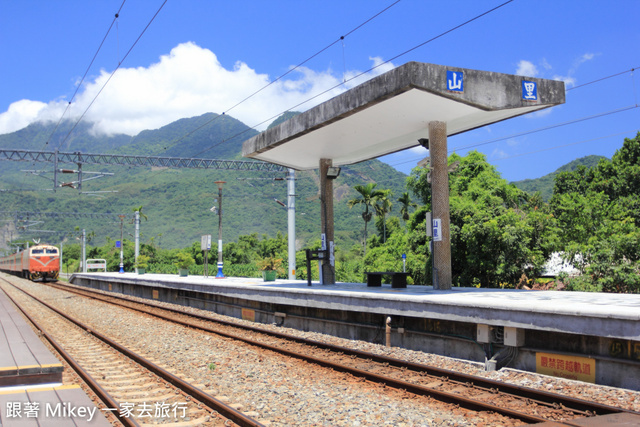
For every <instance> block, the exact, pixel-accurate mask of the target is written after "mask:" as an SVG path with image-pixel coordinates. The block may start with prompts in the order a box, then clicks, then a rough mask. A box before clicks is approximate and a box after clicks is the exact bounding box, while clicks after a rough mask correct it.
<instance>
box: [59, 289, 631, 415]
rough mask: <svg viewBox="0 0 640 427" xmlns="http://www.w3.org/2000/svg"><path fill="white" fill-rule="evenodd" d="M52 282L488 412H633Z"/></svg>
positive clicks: (89, 294) (366, 377)
mask: <svg viewBox="0 0 640 427" xmlns="http://www.w3.org/2000/svg"><path fill="white" fill-rule="evenodd" d="M55 287H57V288H58V289H62V290H65V291H68V292H73V293H75V294H77V295H83V296H86V297H91V298H94V299H98V300H101V301H104V302H108V303H110V304H117V305H120V306H122V307H126V308H129V309H133V310H136V311H140V312H143V313H146V314H148V315H152V316H156V317H158V318H162V319H165V320H168V321H171V322H175V323H178V324H181V325H185V326H188V327H190V328H198V329H201V330H204V331H207V332H210V333H213V334H217V335H220V336H223V337H226V338H231V339H234V340H239V341H242V342H245V343H247V344H250V345H252V346H257V347H260V348H262V349H265V350H270V351H275V352H278V353H280V354H283V355H286V356H288V357H293V358H296V359H299V360H304V361H307V362H309V363H314V364H316V365H320V366H323V367H326V368H330V369H332V370H335V371H340V372H344V373H346V374H350V375H352V376H354V377H358V378H361V379H363V380H367V381H370V382H375V383H379V384H383V385H384V386H388V387H393V388H396V389H401V390H405V391H407V392H410V393H412V394H415V395H420V396H429V397H432V398H436V399H438V400H441V401H444V402H449V403H454V404H456V405H460V406H461V407H464V408H468V409H472V410H475V411H488V412H494V413H497V414H501V415H504V416H506V417H509V418H513V419H516V420H520V421H522V422H524V423H531V424H533V423H540V422H545V421H554V422H556V423H561V424H563V425H574V426H578V425H580V424H579V423H580V419H583V418H585V417H594V416H601V415H610V414H625V413H629V414H635V415H638V414H637V413H634V412H631V411H626V410H624V409H621V408H616V407H612V406H606V405H601V404H598V403H596V402H589V401H585V400H580V399H575V398H570V397H565V396H562V395H559V394H555V393H548V392H543V391H539V390H535V389H530V388H526V387H521V386H514V385H510V384H507V383H503V382H499V381H493V380H489V379H486V378H482V377H475V376H472V375H467V374H461V373H458V372H454V371H448V370H443V369H439V368H437V367H432V366H427V365H422V364H415V363H410V362H406V361H402V360H398V359H393V358H389V357H386V356H381V355H376V354H373V353H366V352H362V351H357V350H352V349H348V348H345V347H338V346H333V345H328V344H325V343H321V342H317V341H311V340H307V339H303V338H299V337H293V336H290V335H286V334H281V333H273V332H271V331H267V330H264V329H261V328H257V327H247V326H241V325H238V324H236V323H231V322H224V321H220V320H217V319H212V318H210V317H207V316H200V315H195V314H192V313H186V312H184V311H183V310H179V309H170V308H167V307H161V306H159V305H157V304H152V303H141V302H140V301H134V300H131V299H129V298H126V297H122V296H117V295H112V294H105V293H102V292H97V291H93V290H89V289H86V288H78V287H75V286H70V285H66V284H59V283H58V284H56V285H55Z"/></svg>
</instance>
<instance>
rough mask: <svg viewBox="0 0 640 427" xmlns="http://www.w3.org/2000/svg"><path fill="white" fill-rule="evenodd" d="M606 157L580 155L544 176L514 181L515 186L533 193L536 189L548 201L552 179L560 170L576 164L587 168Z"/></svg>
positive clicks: (570, 168)
mask: <svg viewBox="0 0 640 427" xmlns="http://www.w3.org/2000/svg"><path fill="white" fill-rule="evenodd" d="M603 159H607V158H606V157H604V156H586V157H581V158H579V159H576V160H573V161H571V162H569V163H567V164H566V165H564V166H561V167H559V168H558V169H557V170H556V171H555V172H551V173H550V174H547V175H545V176H542V177H540V178H536V179H525V180H522V181H514V182H512V184H514V185H515V186H516V187H518V188H519V189H521V190H524V191H526V192H527V193H531V194H533V193H535V192H537V191H539V192H540V195H541V196H542V198H543V199H544V200H545V201H549V199H550V198H551V196H552V195H553V186H554V179H555V177H556V175H558V174H559V173H561V172H571V171H574V170H575V169H576V168H577V167H578V166H586V167H588V168H591V167H594V166H596V165H597V164H598V162H600V160H603Z"/></svg>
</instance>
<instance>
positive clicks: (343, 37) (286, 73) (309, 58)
mask: <svg viewBox="0 0 640 427" xmlns="http://www.w3.org/2000/svg"><path fill="white" fill-rule="evenodd" d="M400 1H401V0H396V1H395V2H393V3H392V4H390V5H389V6H387V7H385V8H384V9H382V10H381V11H379V12H378V13H376V14H375V15H373V16H372V17H370V18H369V19H367V20H366V21H364V22H362V23H361V24H359V25H358V26H356V27H355V28H353V29H352V30H350V31H348V32H347V33H345V34H344V35H342V36H340V37H339V38H338V39H336V40H334V41H333V42H331V43H329V44H328V45H327V46H325V47H323V48H322V49H320V50H319V51H317V52H316V53H314V54H313V55H311V56H309V57H308V58H307V59H305V60H304V61H302V62H300V63H299V64H298V65H296V66H294V67H291V68H290V69H289V70H288V71H287V72H285V73H283V74H281V75H280V76H278V77H276V78H275V79H274V80H272V81H270V82H269V83H267V84H266V85H264V86H262V87H261V88H260V89H258V90H256V91H255V92H253V93H251V94H250V95H248V96H246V97H245V98H243V99H242V100H240V101H238V102H237V103H236V104H234V105H233V106H231V107H229V108H227V109H226V110H225V111H223V112H222V113H221V114H219V115H217V116H215V117H213V118H211V119H210V120H208V121H206V122H204V123H203V124H202V125H200V126H198V127H197V128H195V129H193V130H191V131H189V132H187V133H186V134H184V135H183V136H181V137H180V138H178V139H175V140H173V141H172V142H171V143H169V144H167V145H174V144H177V143H179V142H180V141H182V140H183V139H185V138H186V137H188V136H189V135H192V134H193V133H194V132H196V131H198V130H200V129H202V128H203V127H205V126H207V125H209V124H211V123H213V122H214V121H215V120H218V119H219V118H220V117H221V116H224V115H226V114H228V113H229V112H230V111H231V110H233V109H235V108H236V107H238V106H240V105H241V104H244V103H245V102H247V101H248V100H249V99H251V98H253V97H254V96H256V95H257V94H259V93H260V92H262V91H263V90H265V89H267V88H268V87H270V86H271V85H273V84H275V83H276V82H278V81H280V80H282V79H283V78H284V77H286V76H287V75H289V74H291V73H292V72H294V71H295V70H297V69H299V68H300V67H302V66H303V65H304V64H306V63H307V62H309V61H311V60H312V59H314V58H315V57H317V56H318V55H320V54H321V53H323V52H325V51H326V50H328V49H329V48H331V47H332V46H334V45H335V44H336V43H339V42H342V43H343V46H344V39H345V38H346V37H348V36H350V35H351V34H353V33H354V32H355V31H357V30H359V29H360V28H362V27H363V26H365V25H366V24H368V23H369V22H371V21H373V20H374V19H375V18H377V17H378V16H380V15H382V14H383V13H384V12H386V11H388V10H389V9H391V8H392V7H393V6H395V5H396V4H398V3H400ZM345 83H346V80H345ZM294 108H295V107H294ZM287 111H291V109H289V110H287ZM285 112H286V111H283V112H282V113H279V114H278V115H277V116H275V117H279V116H280V115H282V114H284V113H285ZM275 117H274V118H275ZM265 122H266V121H265ZM265 122H262V123H265ZM257 126H260V124H258V125H256V126H254V127H251V128H249V129H247V130H245V131H242V132H240V133H238V134H236V135H234V136H233V137H231V138H227V139H225V140H223V141H221V142H220V143H218V144H215V145H213V146H211V147H209V148H207V149H205V150H204V151H201V152H200V153H197V154H196V155H195V156H196V157H197V156H199V155H200V154H203V153H206V152H207V151H209V150H211V149H212V148H214V147H217V146H218V145H220V144H222V143H224V142H227V141H229V140H231V139H233V138H236V137H238V136H240V135H243V134H244V133H245V132H247V131H249V130H250V129H255V128H256V127H257Z"/></svg>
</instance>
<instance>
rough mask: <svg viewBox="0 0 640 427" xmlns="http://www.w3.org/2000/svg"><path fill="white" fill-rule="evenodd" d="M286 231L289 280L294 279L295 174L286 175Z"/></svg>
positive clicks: (290, 172)
mask: <svg viewBox="0 0 640 427" xmlns="http://www.w3.org/2000/svg"><path fill="white" fill-rule="evenodd" d="M287 189H288V195H287V223H288V227H287V231H288V239H289V240H288V242H289V280H295V279H296V172H295V171H294V170H293V169H289V175H287Z"/></svg>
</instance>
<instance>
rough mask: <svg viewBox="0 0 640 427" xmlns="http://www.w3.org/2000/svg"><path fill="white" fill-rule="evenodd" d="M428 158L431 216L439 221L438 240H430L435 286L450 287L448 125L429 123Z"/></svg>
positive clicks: (445, 288) (441, 288)
mask: <svg viewBox="0 0 640 427" xmlns="http://www.w3.org/2000/svg"><path fill="white" fill-rule="evenodd" d="M429 156H430V157H431V204H432V209H431V210H432V211H433V219H434V220H436V219H439V220H440V224H441V230H439V231H440V232H441V233H440V234H441V240H440V241H435V238H434V242H433V252H434V254H433V257H434V258H433V260H434V268H435V270H434V279H435V280H434V284H433V288H434V289H440V290H447V289H451V282H452V277H451V238H450V233H449V172H448V170H447V124H446V123H445V122H429Z"/></svg>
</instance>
